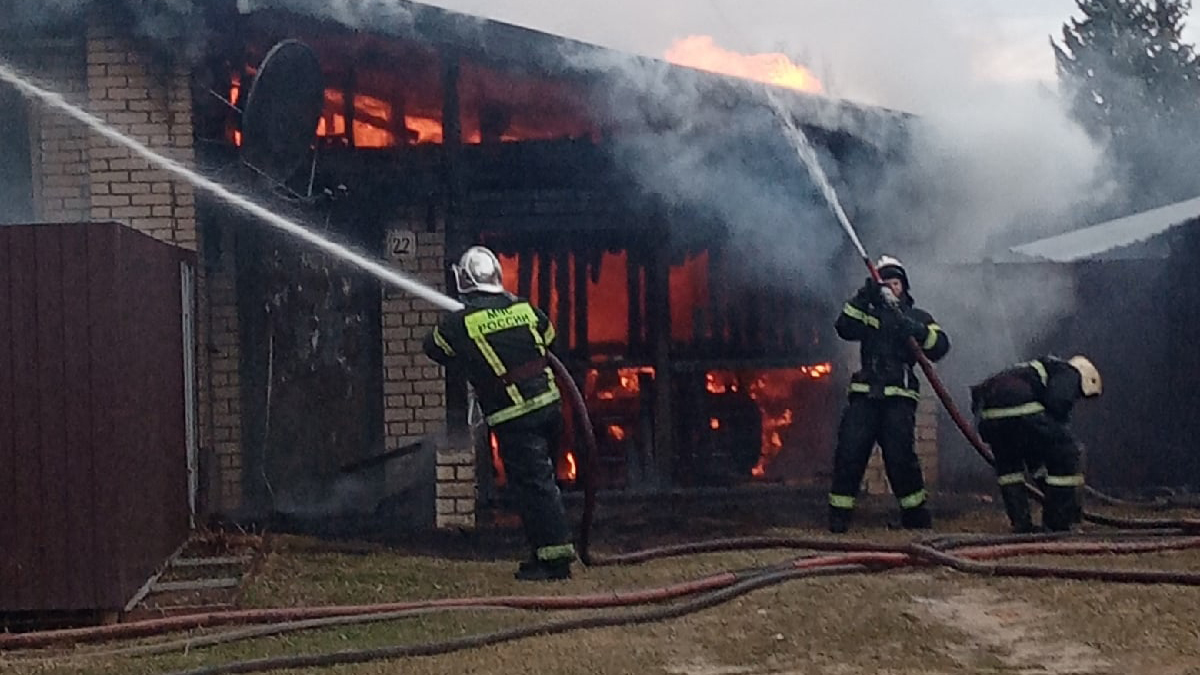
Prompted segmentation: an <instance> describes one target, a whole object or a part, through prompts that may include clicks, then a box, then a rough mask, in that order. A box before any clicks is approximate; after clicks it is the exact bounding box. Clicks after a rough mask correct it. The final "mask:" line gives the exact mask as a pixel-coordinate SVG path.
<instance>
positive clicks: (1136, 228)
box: [1009, 197, 1200, 262]
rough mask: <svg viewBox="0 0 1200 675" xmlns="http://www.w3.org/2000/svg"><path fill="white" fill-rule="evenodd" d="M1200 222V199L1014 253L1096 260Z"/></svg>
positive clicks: (1026, 246)
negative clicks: (1177, 228)
mask: <svg viewBox="0 0 1200 675" xmlns="http://www.w3.org/2000/svg"><path fill="white" fill-rule="evenodd" d="M1197 219H1200V197H1197V198H1194V199H1189V200H1187V201H1182V202H1176V203H1174V204H1168V205H1167V206H1160V207H1158V208H1156V209H1150V210H1149V211H1142V212H1141V213H1135V214H1133V215H1130V216H1125V217H1123V218H1117V219H1115V220H1110V221H1108V222H1104V223H1100V224H1098V225H1092V226H1090V227H1085V228H1082V229H1078V230H1073V231H1071V232H1066V233H1063V234H1059V235H1055V236H1053V237H1046V238H1045V239H1039V240H1037V241H1034V242H1030V243H1028V244H1022V245H1020V246H1014V247H1012V248H1011V249H1009V250H1011V251H1012V252H1014V253H1019V254H1021V255H1026V256H1031V257H1034V258H1043V259H1045V260H1052V261H1054V262H1071V261H1075V260H1083V259H1085V258H1091V257H1095V256H1098V255H1101V254H1104V253H1107V252H1109V251H1112V250H1114V249H1118V248H1123V247H1125V246H1131V245H1133V244H1139V243H1143V242H1146V241H1148V240H1150V239H1152V238H1154V237H1156V236H1158V235H1160V234H1162V233H1164V232H1166V231H1167V230H1169V229H1171V228H1173V227H1176V226H1179V225H1184V224H1186V223H1189V222H1192V221H1194V220H1197Z"/></svg>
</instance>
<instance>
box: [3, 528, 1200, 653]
mask: <svg viewBox="0 0 1200 675" xmlns="http://www.w3.org/2000/svg"><path fill="white" fill-rule="evenodd" d="M1124 534H1125V535H1128V536H1141V537H1143V539H1142V540H1130V541H1113V540H1097V541H1086V540H1081V541H1062V540H1060V537H1057V536H1050V535H1013V536H1002V537H986V536H965V537H961V538H960V539H961V540H960V541H939V540H937V539H928V540H923V541H916V542H912V543H910V544H900V545H889V544H872V543H870V542H847V541H838V540H821V539H796V540H793V541H791V542H790V543H792V544H795V547H797V548H804V549H809V550H823V551H838V552H840V553H839V554H836V555H816V556H812V555H809V556H801V557H797V558H793V559H791V560H787V561H784V562H782V563H779V564H775V565H767V566H762V567H757V568H752V569H748V570H740V571H726V572H720V573H716V574H712V575H709V576H706V577H702V578H699V579H695V580H692V581H688V582H684V583H680V584H674V585H671V586H665V587H659V588H651V589H639V590H634V591H625V592H616V593H600V594H590V595H576V596H509V597H495V598H487V597H483V598H455V599H443V600H430V601H414V602H408V603H391V604H387V605H366V606H341V607H313V608H290V609H274V610H242V611H236V612H224V613H211V614H207V615H196V616H195V617H192V618H191V621H181V620H180V619H183V618H185V617H175V618H173V619H162V620H151V621H143V622H137V623H132V624H118V625H116V626H102V627H97V628H91V629H74V630H65V631H50V632H47V633H40V634H15V635H3V636H0V649H13V648H22V647H38V646H46V645H52V644H64V643H77V642H83V641H91V640H98V639H114V638H118V637H123V638H129V637H145V636H150V635H158V634H163V633H166V632H170V631H177V630H185V629H189V628H196V627H199V626H201V625H204V626H216V625H230V624H236V623H252V622H253V623H262V622H264V621H276V622H280V621H283V622H285V623H276V624H274V625H266V626H255V627H253V628H249V629H243V630H238V631H232V632H229V633H224V634H216V635H212V636H205V637H202V638H191V639H186V640H176V641H174V642H168V643H161V644H151V645H144V646H138V647H133V648H127V649H124V650H112V651H109V652H72V653H70V654H69V656H70V657H72V658H73V657H87V656H104V655H109V656H116V655H149V654H154V653H165V652H168V651H178V650H181V649H191V648H198V647H203V646H212V645H216V644H226V643H230V642H235V641H239V640H245V639H251V638H254V637H260V636H263V635H275V634H281V633H286V632H294V631H298V630H308V629H314V628H322V627H329V626H334V625H347V624H350V623H366V622H378V621H391V620H397V619H402V618H407V617H412V616H416V615H421V614H427V613H429V612H432V611H448V610H451V609H463V610H483V609H501V608H503V609H541V610H567V609H574V610H578V609H609V610H612V609H622V608H628V607H632V606H635V605H646V604H654V605H658V606H654V607H646V608H641V609H635V610H633V611H610V612H606V613H602V614H596V615H588V616H582V617H572V618H567V619H556V620H548V621H542V622H537V623H533V624H528V625H523V626H518V627H514V628H510V629H505V630H500V631H496V632H491V633H480V634H474V635H467V636H463V637H458V638H452V639H449V640H441V641H434V642H426V643H418V644H405V645H395V646H388V647H380V648H372V649H351V650H344V651H339V652H336V653H330V654H308V655H299V656H283V657H267V658H260V659H253V660H248V661H239V662H232V663H225V664H218V665H209V666H205V667H201V668H198V669H195V670H190V671H186V675H216V674H217V673H247V672H262V671H266V670H275V669H283V668H298V667H317V666H330V665H335V664H346V663H361V662H365V661H373V660H379V659H391V658H400V657H406V656H421V655H426V656H427V655H434V654H445V653H449V652H453V651H458V650H462V649H468V648H475V647H481V646H485V645H491V644H498V643H501V642H507V641H511V640H516V639H520V638H524V637H530V636H534V635H550V634H555V633H563V632H567V631H574V630H580V629H588V628H597V627H602V626H622V625H634V624H639V623H646V622H650V621H660V620H664V619H670V618H676V617H679V616H683V615H685V614H689V613H693V612H696V611H699V610H702V609H706V608H708V607H712V606H715V605H717V604H720V603H722V602H725V601H728V600H729V599H731V598H733V597H737V596H739V595H743V594H745V593H748V592H750V591H753V590H756V589H759V588H763V587H766V586H770V585H775V584H778V583H782V582H785V581H789V580H792V579H796V578H800V577H808V576H815V575H833V574H846V573H851V572H871V571H884V570H890V569H900V568H906V567H914V566H930V565H941V566H946V567H949V568H951V569H954V570H956V571H959V572H962V573H967V574H982V575H988V576H1009V577H1027V578H1028V577H1033V578H1062V579H1084V580H1098V581H1109V582H1116V583H1171V584H1180V585H1191V586H1195V585H1200V572H1170V571H1162V570H1137V569H1107V568H1074V567H1062V566H1050V565H1032V564H1005V563H995V562H992V561H995V560H998V559H1002V558H1010V557H1014V556H1028V555H1063V554H1080V555H1096V554H1134V553H1145V552H1155V551H1168V550H1181V549H1191V548H1197V547H1200V537H1194V536H1192V537H1174V538H1171V539H1164V538H1156V539H1157V540H1146V539H1144V537H1145V533H1138V532H1127V533H1124ZM1075 537H1076V538H1081V537H1079V535H1075ZM1081 539H1086V537H1082V538H1081ZM778 543H779V546H777V547H778V548H786V547H787V546H786V545H785V544H787V543H789V542H786V541H780V542H778ZM675 600H678V602H672V601H675ZM200 617H206V618H207V619H208V621H207V622H205V623H203V624H202V623H199V622H198V621H197V619H199V618H200ZM178 675H184V674H183V673H180V674H178Z"/></svg>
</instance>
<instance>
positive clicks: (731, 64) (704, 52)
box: [663, 35, 823, 94]
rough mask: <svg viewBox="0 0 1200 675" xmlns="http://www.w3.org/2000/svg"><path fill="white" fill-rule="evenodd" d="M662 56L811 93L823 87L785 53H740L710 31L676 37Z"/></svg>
mask: <svg viewBox="0 0 1200 675" xmlns="http://www.w3.org/2000/svg"><path fill="white" fill-rule="evenodd" d="M663 56H664V58H666V60H667V61H670V62H671V63H675V64H678V65H681V66H689V67H692V68H698V69H700V70H707V71H709V72H711V73H721V74H722V75H732V76H734V77H740V78H743V79H747V80H754V81H755V82H763V83H765V84H774V85H777V86H780V87H787V88H788V89H796V90H798V91H806V92H810V93H814V94H819V93H821V92H822V91H823V87H822V85H821V81H820V80H819V79H817V77H816V76H815V75H813V74H812V71H810V70H809V69H807V68H805V67H804V66H801V65H798V64H796V63H792V60H791V59H789V58H788V57H787V56H786V55H784V54H781V53H779V52H771V53H766V54H739V53H738V52H734V51H730V50H728V49H725V48H723V47H719V46H717V43H716V41H714V40H713V38H712V36H710V35H689V36H688V37H685V38H683V39H681V40H676V41H675V44H673V45H671V48H670V49H668V50H667V51H666V53H665V54H664V55H663Z"/></svg>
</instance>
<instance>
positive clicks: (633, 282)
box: [625, 249, 646, 355]
mask: <svg viewBox="0 0 1200 675" xmlns="http://www.w3.org/2000/svg"><path fill="white" fill-rule="evenodd" d="M641 271H642V257H641V255H640V254H639V253H637V252H635V251H634V250H633V249H630V250H629V251H628V253H627V254H626V256H625V278H626V293H627V295H628V296H629V309H628V314H629V353H630V354H631V355H633V354H640V353H642V352H643V351H644V349H643V348H644V346H645V344H646V342H645V334H644V332H643V329H642V297H643V295H642V274H641Z"/></svg>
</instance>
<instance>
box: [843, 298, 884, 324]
mask: <svg viewBox="0 0 1200 675" xmlns="http://www.w3.org/2000/svg"><path fill="white" fill-rule="evenodd" d="M842 314H845V315H846V316H848V317H850V318H851V319H855V320H857V321H861V322H862V323H865V324H867V325H868V326H870V327H871V328H879V319H876V318H875V317H873V316H871V315H870V314H867V313H866V312H864V311H862V310H861V309H859V308H857V307H855V306H854V305H852V304H850V303H848V302H847V303H846V304H845V306H843V307H842Z"/></svg>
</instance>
